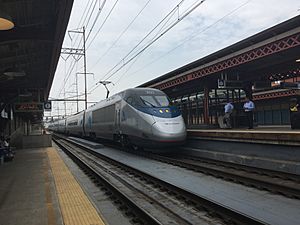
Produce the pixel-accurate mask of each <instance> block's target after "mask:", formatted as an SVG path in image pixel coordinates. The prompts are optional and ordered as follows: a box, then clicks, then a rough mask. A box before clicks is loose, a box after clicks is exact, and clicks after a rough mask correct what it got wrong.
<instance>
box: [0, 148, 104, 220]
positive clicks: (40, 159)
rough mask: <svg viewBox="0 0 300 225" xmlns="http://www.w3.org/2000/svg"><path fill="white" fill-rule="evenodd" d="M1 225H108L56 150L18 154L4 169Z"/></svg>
mask: <svg viewBox="0 0 300 225" xmlns="http://www.w3.org/2000/svg"><path fill="white" fill-rule="evenodd" d="M0 180H1V182H0V218H1V220H0V224H1V225H2V224H5V225H13V224H14V225H18V224H22V225H27V224H28V225H62V224H64V225H68V224H70V225H71V224H72V225H74V224H78V225H79V224H80V225H81V224H104V223H103V221H102V220H101V218H100V217H99V214H98V213H97V210H95V208H94V206H93V204H92V203H91V202H90V201H89V199H88V198H87V196H86V195H85V193H84V191H83V190H82V189H81V187H80V185H79V184H78V183H77V181H76V180H75V178H74V177H73V175H72V174H71V172H70V171H69V169H68V167H67V166H66V165H65V164H64V162H63V161H62V159H61V158H60V156H59V154H58V153H57V151H56V150H55V149H54V148H51V147H50V148H28V149H21V150H17V152H16V155H15V159H14V160H13V161H12V162H6V163H4V164H3V165H1V166H0Z"/></svg>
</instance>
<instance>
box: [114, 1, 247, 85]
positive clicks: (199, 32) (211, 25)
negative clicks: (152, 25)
mask: <svg viewBox="0 0 300 225" xmlns="http://www.w3.org/2000/svg"><path fill="white" fill-rule="evenodd" d="M251 1H252V0H248V1H247V2H244V3H243V4H242V5H240V6H238V7H236V8H235V9H233V10H232V11H230V12H229V13H227V14H226V15H224V16H222V17H221V18H220V19H218V20H216V21H215V22H213V23H212V24H210V25H208V26H207V27H205V28H204V29H201V30H200V31H199V30H198V31H195V32H193V33H192V35H190V36H189V37H188V38H185V39H184V40H183V41H182V42H181V43H180V44H179V45H177V46H175V47H174V48H172V49H171V50H169V51H167V52H166V53H164V54H162V55H161V56H159V57H157V58H155V59H154V60H152V61H151V62H149V63H147V64H146V65H144V66H142V67H141V68H139V69H137V70H136V71H134V72H132V73H130V74H129V75H128V76H131V75H133V74H136V73H138V72H140V71H142V70H143V69H145V68H146V67H148V66H150V65H152V64H153V63H155V62H156V61H158V60H160V59H162V58H164V57H165V56H167V55H168V54H170V53H171V52H173V51H175V50H176V49H178V48H179V47H181V46H182V45H184V44H185V43H187V42H188V41H190V40H192V39H193V38H195V37H197V36H198V35H199V34H202V33H203V32H205V31H207V30H208V29H210V28H212V27H213V26H215V25H216V24H218V23H219V22H221V21H222V20H224V19H225V18H227V17H228V16H230V15H232V14H234V13H235V12H237V11H238V10H240V9H241V8H242V7H244V6H245V5H247V4H248V3H249V2H251ZM119 81H120V80H118V81H117V82H115V84H116V85H117V83H118V82H119Z"/></svg>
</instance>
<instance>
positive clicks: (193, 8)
mask: <svg viewBox="0 0 300 225" xmlns="http://www.w3.org/2000/svg"><path fill="white" fill-rule="evenodd" d="M183 1H184V0H183ZM183 1H180V2H179V3H178V4H177V5H176V6H175V7H174V8H173V9H172V10H171V11H170V12H169V13H168V14H167V16H165V17H164V18H163V20H161V21H160V22H159V24H158V25H161V24H162V23H164V21H165V20H167V19H168V17H169V16H168V15H172V14H173V12H174V11H176V9H178V6H179V5H180V4H182V2H183ZM197 2H198V3H197ZM197 2H196V4H195V3H194V4H193V5H192V6H190V7H189V8H188V9H187V10H186V11H185V13H184V14H183V15H182V16H181V17H180V18H178V19H177V20H176V21H175V22H174V23H173V24H171V25H170V26H168V27H167V28H166V29H165V30H164V31H163V32H162V33H161V34H159V35H157V36H156V37H154V38H153V39H152V40H151V41H150V42H149V43H148V44H147V45H146V46H144V47H142V49H140V50H138V51H137V52H136V53H135V54H134V55H133V56H132V57H130V58H129V59H127V60H125V57H128V56H129V55H130V54H131V53H132V52H133V51H134V50H135V49H136V48H137V46H138V45H140V43H142V42H141V41H140V42H139V43H138V44H137V45H136V46H135V47H134V48H133V49H131V50H130V52H129V53H127V55H126V56H125V57H124V58H123V59H122V60H121V61H119V62H118V63H117V64H116V65H115V66H114V67H113V68H112V69H110V70H109V71H108V72H107V73H106V74H105V75H104V76H103V78H102V79H100V81H101V80H108V79H110V78H111V77H112V76H113V75H115V74H116V73H117V72H119V71H120V70H121V69H122V68H123V67H124V66H126V65H127V64H128V63H130V62H131V61H132V60H133V59H134V58H136V57H137V56H138V55H140V54H141V53H142V52H144V51H145V50H146V49H147V48H148V47H149V46H150V45H152V44H153V43H154V42H155V41H157V40H158V39H159V38H161V37H162V36H163V35H164V34H166V33H167V32H168V31H169V30H170V29H172V28H173V27H174V26H175V25H176V24H178V23H179V22H180V21H182V20H183V19H184V18H185V17H186V16H188V15H189V14H190V13H191V12H192V11H194V10H195V9H196V8H197V7H199V6H200V5H201V4H202V3H204V2H205V0H202V1H200V2H199V1H197ZM158 25H156V26H155V28H157V27H159V26H158ZM155 30H156V29H154V28H153V29H152V30H151V31H150V32H149V33H148V34H147V35H146V37H148V36H149V35H150V34H151V33H153V32H154V31H155ZM146 37H144V38H143V39H142V40H145V39H146ZM121 63H122V65H121V66H119V65H120V64H121ZM118 66H119V67H118ZM106 76H107V77H106ZM105 77H106V78H105ZM104 78H105V79H104ZM98 82H99V81H98ZM98 82H97V83H96V84H95V85H94V86H93V87H92V88H91V89H90V92H93V91H94V90H95V89H96V88H97V87H98V86H97V84H98Z"/></svg>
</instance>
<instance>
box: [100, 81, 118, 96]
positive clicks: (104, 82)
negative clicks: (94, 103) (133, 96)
mask: <svg viewBox="0 0 300 225" xmlns="http://www.w3.org/2000/svg"><path fill="white" fill-rule="evenodd" d="M96 84H102V85H103V86H104V87H105V89H106V98H108V96H109V90H108V88H107V86H106V85H108V84H112V85H114V83H113V82H111V81H108V80H103V81H99V82H97V83H96Z"/></svg>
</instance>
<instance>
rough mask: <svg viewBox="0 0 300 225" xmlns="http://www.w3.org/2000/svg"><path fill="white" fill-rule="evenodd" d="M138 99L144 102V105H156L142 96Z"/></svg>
mask: <svg viewBox="0 0 300 225" xmlns="http://www.w3.org/2000/svg"><path fill="white" fill-rule="evenodd" d="M140 99H141V100H142V101H143V102H144V104H145V105H150V106H152V107H154V108H155V107H156V106H155V105H153V104H152V103H151V102H149V101H147V100H145V99H143V98H142V97H140Z"/></svg>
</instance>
